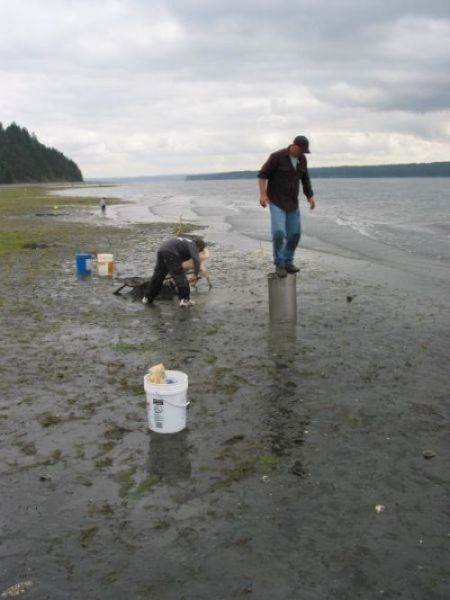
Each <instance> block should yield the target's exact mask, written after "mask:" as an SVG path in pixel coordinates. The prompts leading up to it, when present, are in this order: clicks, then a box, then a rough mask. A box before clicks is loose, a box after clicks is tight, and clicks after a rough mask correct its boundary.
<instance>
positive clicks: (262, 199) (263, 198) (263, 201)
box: [259, 194, 269, 208]
mask: <svg viewBox="0 0 450 600" xmlns="http://www.w3.org/2000/svg"><path fill="white" fill-rule="evenodd" d="M259 203H260V204H261V206H262V207H264V208H266V206H267V205H268V204H269V197H268V196H267V194H265V195H264V196H261V197H260V199H259Z"/></svg>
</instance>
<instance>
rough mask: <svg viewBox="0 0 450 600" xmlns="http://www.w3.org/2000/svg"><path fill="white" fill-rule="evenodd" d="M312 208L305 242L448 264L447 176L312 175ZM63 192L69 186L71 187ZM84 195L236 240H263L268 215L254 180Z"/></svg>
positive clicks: (343, 251)
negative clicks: (110, 199) (314, 206)
mask: <svg viewBox="0 0 450 600" xmlns="http://www.w3.org/2000/svg"><path fill="white" fill-rule="evenodd" d="M313 183H314V191H315V195H316V199H317V202H318V205H317V209H316V210H315V211H310V210H309V207H308V205H307V203H306V202H305V200H304V199H302V201H301V207H302V223H303V236H302V242H301V243H302V245H303V247H305V248H310V249H314V250H318V251H321V252H328V253H332V254H338V255H342V256H348V257H355V258H364V259H368V260H370V261H373V262H380V263H384V264H389V265H394V266H401V265H410V266H412V267H415V268H417V269H418V270H419V271H420V270H423V271H428V270H430V269H431V270H432V271H433V272H434V273H436V275H437V276H438V277H439V278H440V279H443V278H445V277H447V276H448V268H449V266H450V179H448V178H418V179H409V178H408V179H403V178H402V179H391V178H389V179H317V180H315V181H314V182H313ZM68 193H72V194H73V190H69V191H68ZM80 194H82V195H97V196H105V195H106V196H107V195H110V196H111V197H121V198H124V199H127V200H131V201H132V202H133V204H129V205H127V206H123V207H108V209H107V217H109V218H112V219H116V220H119V221H124V222H146V221H154V220H155V219H157V220H162V221H168V220H176V219H179V218H182V219H183V220H184V221H194V222H197V223H199V224H202V225H208V226H209V227H210V230H209V237H210V238H212V239H214V240H216V241H221V242H223V243H226V242H228V243H229V244H232V245H236V246H238V247H247V248H252V247H256V246H257V245H258V244H259V242H263V243H265V242H267V243H268V242H269V240H270V236H269V215H268V210H267V209H263V208H261V207H260V206H259V203H258V193H257V182H256V181H254V180H233V181H170V182H159V183H145V184H142V183H136V184H127V185H118V186H117V187H112V188H85V189H83V190H80Z"/></svg>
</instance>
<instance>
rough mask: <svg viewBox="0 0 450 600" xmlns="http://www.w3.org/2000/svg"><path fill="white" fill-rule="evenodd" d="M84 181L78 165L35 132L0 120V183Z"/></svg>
mask: <svg viewBox="0 0 450 600" xmlns="http://www.w3.org/2000/svg"><path fill="white" fill-rule="evenodd" d="M50 181H83V175H82V173H81V171H80V169H79V167H78V165H77V164H76V163H75V162H74V161H73V160H70V159H69V158H67V157H66V156H64V154H62V153H61V152H59V151H58V150H56V149H55V148H48V147H47V146H44V144H41V143H40V142H39V140H38V139H37V137H36V135H35V134H34V133H33V134H31V135H30V134H29V133H28V131H27V129H25V128H24V127H19V126H18V125H16V123H11V125H9V127H6V129H4V128H3V125H2V123H0V183H36V182H41V183H42V182H50Z"/></svg>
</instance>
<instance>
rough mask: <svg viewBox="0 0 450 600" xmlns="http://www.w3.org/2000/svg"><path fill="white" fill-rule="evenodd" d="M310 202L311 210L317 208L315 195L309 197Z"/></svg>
mask: <svg viewBox="0 0 450 600" xmlns="http://www.w3.org/2000/svg"><path fill="white" fill-rule="evenodd" d="M308 202H309V208H310V209H311V210H314V209H315V208H316V200H315V198H314V196H311V198H308Z"/></svg>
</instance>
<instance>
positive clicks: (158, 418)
mask: <svg viewBox="0 0 450 600" xmlns="http://www.w3.org/2000/svg"><path fill="white" fill-rule="evenodd" d="M153 418H154V419H155V427H156V429H162V428H163V424H164V400H161V398H153Z"/></svg>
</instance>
